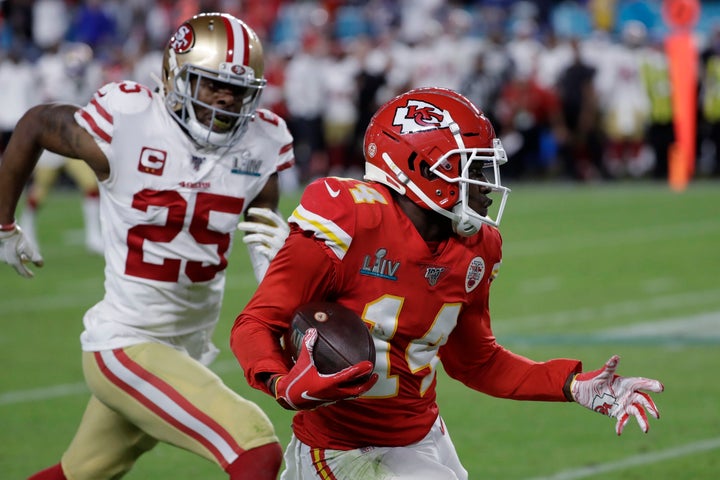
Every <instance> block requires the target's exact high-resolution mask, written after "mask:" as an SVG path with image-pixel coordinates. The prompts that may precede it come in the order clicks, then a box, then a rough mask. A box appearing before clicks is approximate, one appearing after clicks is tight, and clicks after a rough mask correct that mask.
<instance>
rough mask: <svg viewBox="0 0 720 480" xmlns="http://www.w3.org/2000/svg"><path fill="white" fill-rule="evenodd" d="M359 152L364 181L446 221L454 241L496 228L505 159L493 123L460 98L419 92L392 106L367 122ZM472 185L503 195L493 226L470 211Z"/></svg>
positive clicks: (446, 92)
mask: <svg viewBox="0 0 720 480" xmlns="http://www.w3.org/2000/svg"><path fill="white" fill-rule="evenodd" d="M364 152H365V179H366V180H372V181H376V182H379V183H382V184H384V185H387V186H388V187H390V188H392V189H393V190H395V191H397V192H398V193H400V194H402V195H406V196H407V197H408V198H409V199H411V200H412V201H413V202H415V203H416V204H417V205H419V206H420V207H422V208H426V209H431V210H433V211H435V212H438V213H440V214H441V215H444V216H445V217H448V218H449V219H451V220H452V223H453V228H454V230H455V232H456V233H458V234H459V235H462V236H470V235H474V234H475V233H477V232H478V231H479V230H480V227H481V225H482V223H487V224H490V225H492V226H498V225H499V224H500V219H501V217H502V213H503V210H504V209H505V202H506V200H507V196H508V193H510V189H509V188H506V187H503V186H502V185H501V184H500V171H499V169H498V167H499V166H500V165H502V164H503V163H505V162H506V161H507V156H506V154H505V150H504V149H503V147H502V144H501V143H500V139H498V138H496V137H495V130H494V129H493V126H492V124H491V123H490V121H489V120H488V119H487V117H485V115H483V114H482V112H481V111H480V110H479V109H478V108H477V107H476V106H475V105H473V104H472V103H471V102H470V101H469V100H468V99H467V98H465V97H463V96H462V95H460V94H458V93H456V92H454V91H452V90H448V89H444V88H417V89H414V90H410V91H409V92H407V93H404V94H402V95H399V96H397V97H395V98H393V99H392V100H390V101H389V102H387V103H386V104H385V105H383V106H382V107H380V109H379V110H378V111H377V112H376V113H375V115H374V116H373V118H372V119H371V120H370V124H369V125H368V128H367V130H366V131H365V142H364ZM479 168H483V169H486V170H484V171H483V174H484V175H478V170H479ZM488 178H489V180H488ZM470 185H479V186H484V187H488V188H490V189H491V190H492V191H494V192H498V193H500V194H501V195H502V197H501V199H500V205H499V207H498V208H497V211H496V213H495V219H493V218H491V217H490V214H487V215H481V214H480V213H478V212H476V211H475V210H473V209H472V208H470V205H469V201H468V195H469V186H470Z"/></svg>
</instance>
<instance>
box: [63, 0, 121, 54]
mask: <svg viewBox="0 0 720 480" xmlns="http://www.w3.org/2000/svg"><path fill="white" fill-rule="evenodd" d="M106 3H107V2H103V1H102V0H85V1H84V2H80V4H79V5H78V7H77V8H78V9H77V11H76V12H75V14H74V15H73V18H72V23H71V24H70V29H69V32H70V36H69V40H72V41H75V42H81V43H86V44H88V45H90V47H91V48H93V49H97V48H99V47H102V46H104V45H106V44H109V43H113V42H114V41H115V40H117V38H116V34H117V32H116V22H115V19H114V18H113V17H112V16H111V15H110V14H109V13H108V12H107V11H106V9H107V8H108V7H107V5H106Z"/></svg>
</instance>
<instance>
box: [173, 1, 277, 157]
mask: <svg viewBox="0 0 720 480" xmlns="http://www.w3.org/2000/svg"><path fill="white" fill-rule="evenodd" d="M263 69H264V62H263V52H262V45H261V43H260V39H259V38H258V36H257V34H256V33H255V32H254V31H253V30H252V29H251V28H250V27H248V26H247V25H246V24H245V23H244V22H242V21H241V20H239V19H237V18H235V17H233V16H232V15H228V14H225V13H203V14H199V15H196V16H194V17H192V18H191V19H190V20H188V21H187V22H185V23H183V24H182V25H181V26H180V27H179V28H178V29H177V31H176V32H175V34H174V35H173V36H172V38H171V39H170V42H169V43H168V45H167V48H166V49H165V55H164V57H163V67H162V81H163V88H164V93H165V104H166V106H167V108H168V110H169V111H170V114H171V115H172V116H173V117H174V118H175V119H176V120H177V121H178V122H179V123H180V125H181V126H183V127H184V128H185V129H186V130H187V132H188V133H189V134H190V136H191V137H192V138H193V139H194V140H195V142H196V143H198V145H200V146H201V147H206V148H208V147H209V148H215V147H222V146H227V145H229V144H231V143H234V142H235V141H237V139H239V138H240V137H241V136H242V135H243V134H244V133H245V131H246V130H247V127H248V122H249V121H250V120H251V119H252V117H253V116H254V114H255V109H256V108H257V104H258V101H259V100H260V92H261V91H262V89H263V87H264V86H265V83H266V81H265V79H264V78H263ZM202 78H209V79H212V80H214V81H220V82H223V83H227V84H230V85H232V86H234V87H242V88H243V89H244V94H243V100H242V107H241V109H240V111H239V112H238V113H236V112H231V111H228V110H222V109H219V108H214V107H213V106H211V105H208V104H206V103H202V102H200V101H199V100H198V88H197V85H199V83H200V79H202ZM197 106H200V107H203V108H207V109H209V110H211V111H212V118H211V121H210V125H209V126H208V125H205V124H203V123H201V122H200V121H198V119H197V116H196V111H195V108H196V107H197ZM215 126H222V128H216V127H215Z"/></svg>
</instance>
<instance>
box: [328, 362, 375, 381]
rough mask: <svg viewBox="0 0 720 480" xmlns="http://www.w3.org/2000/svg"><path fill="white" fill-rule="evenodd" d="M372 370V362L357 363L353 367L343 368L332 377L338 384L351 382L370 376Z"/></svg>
mask: <svg viewBox="0 0 720 480" xmlns="http://www.w3.org/2000/svg"><path fill="white" fill-rule="evenodd" d="M374 368H375V367H374V366H373V364H372V362H370V361H369V360H363V361H362V362H358V363H356V364H355V365H351V366H349V367H347V368H343V369H342V370H340V371H339V372H337V373H334V374H333V377H334V378H335V380H336V381H337V382H338V383H344V382H352V381H353V380H357V379H358V378H362V377H364V376H366V375H370V373H372V371H373V369H374Z"/></svg>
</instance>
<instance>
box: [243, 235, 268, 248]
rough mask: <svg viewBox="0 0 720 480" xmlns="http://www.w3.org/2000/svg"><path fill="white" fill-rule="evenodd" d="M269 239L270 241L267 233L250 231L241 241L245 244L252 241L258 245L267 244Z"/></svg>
mask: <svg viewBox="0 0 720 480" xmlns="http://www.w3.org/2000/svg"><path fill="white" fill-rule="evenodd" d="M269 241H270V237H268V236H267V235H265V234H263V233H251V234H249V235H245V236H244V237H243V242H244V243H245V244H246V245H250V244H253V243H256V244H258V245H267V244H268V242H269Z"/></svg>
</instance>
